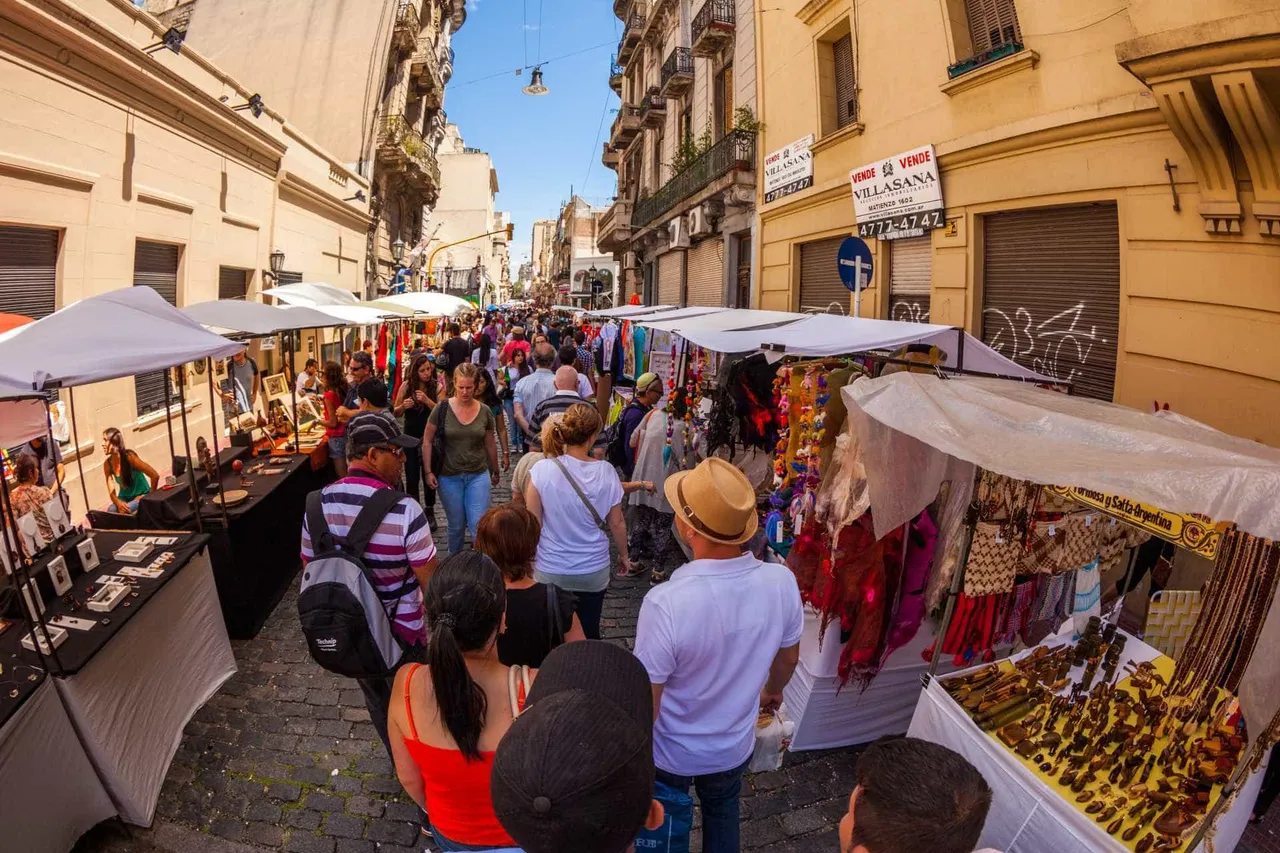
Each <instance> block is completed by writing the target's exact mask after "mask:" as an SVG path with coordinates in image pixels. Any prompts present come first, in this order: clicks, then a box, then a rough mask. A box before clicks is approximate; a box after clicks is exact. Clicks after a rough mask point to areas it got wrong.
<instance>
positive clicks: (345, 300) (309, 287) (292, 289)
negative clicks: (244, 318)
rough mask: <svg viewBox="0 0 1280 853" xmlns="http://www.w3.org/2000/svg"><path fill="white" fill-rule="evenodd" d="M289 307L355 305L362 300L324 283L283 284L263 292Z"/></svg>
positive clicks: (264, 294)
mask: <svg viewBox="0 0 1280 853" xmlns="http://www.w3.org/2000/svg"><path fill="white" fill-rule="evenodd" d="M262 295H263V296H271V297H274V298H275V299H278V300H279V301H281V302H285V303H288V304H289V305H308V306H310V307H312V308H314V307H316V306H318V305H355V304H356V303H357V302H359V301H360V300H359V299H357V298H356V295H355V294H354V293H352V292H351V291H349V290H343V289H342V288H340V287H334V286H333V285H332V284H325V283H324V282H322V281H300V282H298V283H297V284H281V285H277V286H275V287H272V288H268V289H267V290H264V291H262Z"/></svg>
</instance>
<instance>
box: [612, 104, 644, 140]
mask: <svg viewBox="0 0 1280 853" xmlns="http://www.w3.org/2000/svg"><path fill="white" fill-rule="evenodd" d="M639 132H640V108H639V107H633V106H630V105H628V104H623V105H622V106H621V107H619V108H618V117H617V118H615V119H614V120H613V128H612V129H611V130H610V131H609V142H610V144H612V145H613V147H614V148H618V149H621V148H623V147H625V146H627V145H628V144H630V142H631V140H632V139H634V138H635V135H636V134H637V133H639Z"/></svg>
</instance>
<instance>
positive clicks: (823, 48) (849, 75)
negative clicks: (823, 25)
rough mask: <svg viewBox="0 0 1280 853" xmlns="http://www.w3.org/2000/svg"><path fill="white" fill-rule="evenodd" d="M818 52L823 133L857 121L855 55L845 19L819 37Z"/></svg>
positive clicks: (851, 34) (834, 130) (851, 33)
mask: <svg viewBox="0 0 1280 853" xmlns="http://www.w3.org/2000/svg"><path fill="white" fill-rule="evenodd" d="M817 52H818V92H819V94H820V105H819V106H820V110H821V115H820V118H821V128H822V135H823V136H826V135H827V134H830V133H835V132H836V131H837V130H840V129H842V128H845V127H849V126H850V125H852V124H856V123H857V121H858V85H857V74H856V61H857V57H855V56H854V55H853V32H852V30H850V29H849V21H848V19H844V20H842V21H839V22H838V23H836V24H835V25H834V26H832V27H831V28H830V29H829V30H827V31H826V32H825V33H823V34H822V35H821V36H819V38H818V42H817Z"/></svg>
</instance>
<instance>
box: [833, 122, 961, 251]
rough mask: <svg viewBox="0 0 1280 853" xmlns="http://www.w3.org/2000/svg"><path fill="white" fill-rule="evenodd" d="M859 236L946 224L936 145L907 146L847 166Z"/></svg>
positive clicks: (887, 235) (909, 233)
mask: <svg viewBox="0 0 1280 853" xmlns="http://www.w3.org/2000/svg"><path fill="white" fill-rule="evenodd" d="M849 184H850V185H851V186H852V188H853V212H854V215H855V216H856V217H857V220H858V236H859V237H863V238H866V237H878V238H879V239H881V240H893V239H895V238H899V237H921V236H923V235H924V234H925V233H927V232H928V231H930V230H932V229H934V228H941V227H942V226H943V224H945V219H944V217H943V210H944V209H945V206H944V205H943V202H942V181H941V179H940V178H939V177H938V158H937V156H936V155H935V154H934V151H933V146H932V145H926V146H924V147H923V148H916V149H914V150H912V151H904V152H903V153H901V154H898V155H896V156H894V157H890V158H888V159H886V160H880V161H878V162H875V163H868V164H867V165H865V166H859V167H858V168H856V169H854V170H852V171H851V172H849Z"/></svg>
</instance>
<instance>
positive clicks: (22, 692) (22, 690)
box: [0, 622, 45, 728]
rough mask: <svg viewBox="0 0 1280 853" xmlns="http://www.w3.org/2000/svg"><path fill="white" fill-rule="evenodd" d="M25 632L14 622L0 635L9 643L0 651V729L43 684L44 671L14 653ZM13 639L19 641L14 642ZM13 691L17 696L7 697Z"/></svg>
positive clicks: (21, 625) (24, 628)
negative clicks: (15, 638)
mask: <svg viewBox="0 0 1280 853" xmlns="http://www.w3.org/2000/svg"><path fill="white" fill-rule="evenodd" d="M25 630H26V626H25V625H24V624H23V623H22V622H14V623H12V624H11V625H10V626H9V628H8V630H6V631H5V632H4V634H3V635H0V636H3V637H5V638H8V639H9V641H10V642H9V643H6V644H5V646H4V648H3V650H0V667H2V668H3V672H0V728H3V727H4V724H5V723H7V722H9V718H10V717H12V716H13V715H14V714H16V713H18V709H19V708H21V707H22V705H23V703H24V702H26V701H27V700H28V699H30V698H31V694H33V693H35V692H36V688H37V687H39V686H40V685H41V684H43V683H44V679H45V671H44V669H43V668H41V667H39V666H32V664H31V662H30V661H28V660H27V659H26V658H25V657H20V656H19V655H18V653H17V651H15V647H16V648H18V649H21V646H20V645H19V644H20V642H21V637H22V634H23V632H24V631H25ZM10 635H12V636H10ZM14 637H17V638H19V639H18V640H17V641H15V640H14ZM21 650H22V651H26V650H25V649H21ZM32 675H34V676H35V679H34V680H31V678H30V677H31V676H32ZM13 690H17V691H18V695H17V696H10V695H9V693H10V692H11V691H13Z"/></svg>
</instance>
